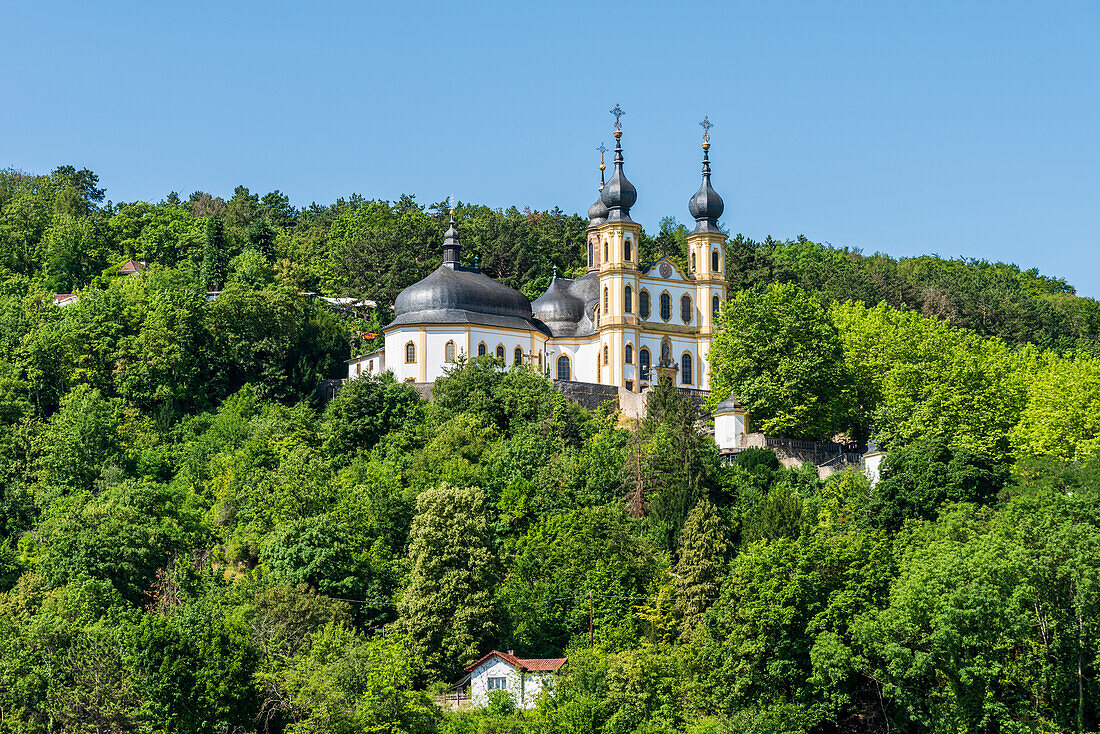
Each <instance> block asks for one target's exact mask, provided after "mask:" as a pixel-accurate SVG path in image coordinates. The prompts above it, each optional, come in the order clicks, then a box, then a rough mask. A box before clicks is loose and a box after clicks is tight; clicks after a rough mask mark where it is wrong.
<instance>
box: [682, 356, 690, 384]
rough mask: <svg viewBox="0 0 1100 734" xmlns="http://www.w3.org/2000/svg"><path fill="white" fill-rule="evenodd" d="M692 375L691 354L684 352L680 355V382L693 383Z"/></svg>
mask: <svg viewBox="0 0 1100 734" xmlns="http://www.w3.org/2000/svg"><path fill="white" fill-rule="evenodd" d="M691 375H692V369H691V354H690V353H688V352H684V356H683V357H680V382H682V383H683V384H685V385H690V384H691V383H692V377H691Z"/></svg>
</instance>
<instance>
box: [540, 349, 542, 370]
mask: <svg viewBox="0 0 1100 734" xmlns="http://www.w3.org/2000/svg"><path fill="white" fill-rule="evenodd" d="M539 369H540V370H541V369H542V350H541V349H540V350H539Z"/></svg>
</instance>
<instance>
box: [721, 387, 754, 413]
mask: <svg viewBox="0 0 1100 734" xmlns="http://www.w3.org/2000/svg"><path fill="white" fill-rule="evenodd" d="M744 412H746V409H745V406H744V405H742V404H741V401H740V400H738V399H737V396H736V395H734V394H733V391H732V390H731V391H730V396H729V397H728V398H726V399H725V400H723V401H722V402H720V403H718V405H716V406H715V408H714V415H727V414H729V413H744Z"/></svg>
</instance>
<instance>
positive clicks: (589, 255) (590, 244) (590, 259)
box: [588, 242, 592, 267]
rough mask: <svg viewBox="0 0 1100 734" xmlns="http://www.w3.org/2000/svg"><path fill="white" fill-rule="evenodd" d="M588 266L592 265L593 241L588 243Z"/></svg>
mask: <svg viewBox="0 0 1100 734" xmlns="http://www.w3.org/2000/svg"><path fill="white" fill-rule="evenodd" d="M588 267H592V243H591V242H589V243H588Z"/></svg>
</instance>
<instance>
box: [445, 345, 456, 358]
mask: <svg viewBox="0 0 1100 734" xmlns="http://www.w3.org/2000/svg"><path fill="white" fill-rule="evenodd" d="M443 359H444V360H446V361H447V362H454V361H455V343H454V342H447V343H446V344H445V345H444V346H443Z"/></svg>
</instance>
